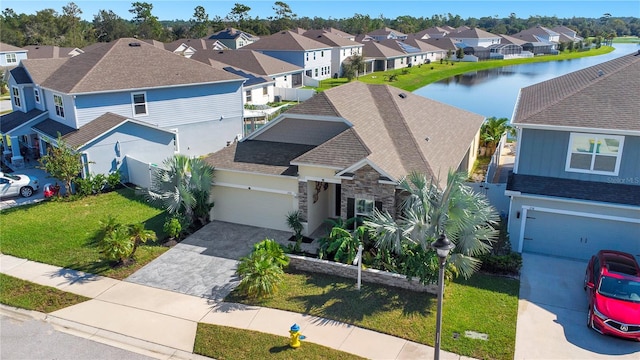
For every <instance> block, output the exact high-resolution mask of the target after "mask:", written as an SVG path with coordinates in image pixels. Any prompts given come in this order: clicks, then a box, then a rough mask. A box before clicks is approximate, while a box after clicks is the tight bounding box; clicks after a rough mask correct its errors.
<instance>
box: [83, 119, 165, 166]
mask: <svg viewBox="0 0 640 360" xmlns="http://www.w3.org/2000/svg"><path fill="white" fill-rule="evenodd" d="M173 139H174V135H173V134H171V133H167V132H165V131H160V130H155V129H153V128H149V127H147V126H142V125H139V124H135V123H130V122H128V123H125V124H123V125H121V126H119V127H118V128H116V129H114V130H113V131H111V132H109V133H107V134H105V135H103V136H101V137H100V138H98V139H96V140H94V141H92V142H91V143H89V144H87V145H85V146H84V147H83V148H82V149H81V150H82V151H83V152H84V153H85V154H86V155H87V160H88V161H90V162H91V163H90V164H89V172H90V173H91V174H94V175H95V174H109V173H111V172H113V171H115V170H124V169H121V166H122V165H123V160H124V157H125V156H127V155H128V156H131V157H134V158H136V159H138V160H141V161H144V162H150V163H157V164H161V163H162V161H164V160H165V159H166V158H168V157H170V156H173V154H174V151H173V149H174V146H173ZM116 142H119V143H120V153H119V154H118V153H117V151H116ZM118 155H119V156H118ZM125 174H126V171H122V173H121V175H125Z"/></svg>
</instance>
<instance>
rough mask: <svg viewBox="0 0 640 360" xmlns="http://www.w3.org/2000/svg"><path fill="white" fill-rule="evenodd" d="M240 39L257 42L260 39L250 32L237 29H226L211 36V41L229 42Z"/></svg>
mask: <svg viewBox="0 0 640 360" xmlns="http://www.w3.org/2000/svg"><path fill="white" fill-rule="evenodd" d="M239 37H245V38H247V39H253V40H257V39H259V38H258V37H257V36H255V35H252V34H249V33H248V32H245V31H242V30H238V29H236V28H232V27H229V28H226V29H224V30H220V31H218V32H215V33H213V34H211V35H210V36H209V39H215V40H227V39H237V38H239Z"/></svg>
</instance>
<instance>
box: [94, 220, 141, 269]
mask: <svg viewBox="0 0 640 360" xmlns="http://www.w3.org/2000/svg"><path fill="white" fill-rule="evenodd" d="M99 247H100V253H101V254H102V255H103V256H104V257H105V259H107V260H110V261H115V262H117V263H120V264H124V263H125V262H126V260H127V259H129V258H130V257H131V254H132V253H133V241H131V238H130V237H129V229H128V228H127V227H126V226H123V225H122V224H117V225H116V226H115V228H114V229H113V230H110V231H108V232H106V233H105V235H104V237H103V238H102V240H101V241H100V243H99Z"/></svg>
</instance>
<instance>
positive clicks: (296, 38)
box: [243, 31, 331, 51]
mask: <svg viewBox="0 0 640 360" xmlns="http://www.w3.org/2000/svg"><path fill="white" fill-rule="evenodd" d="M328 48H331V46H329V45H326V44H323V43H321V42H319V41H316V40H313V39H310V38H308V37H306V36H303V35H300V34H298V33H296V32H293V31H281V32H278V33H275V34H273V35H270V36H265V37H262V38H260V40H258V41H256V42H254V43H251V44H249V45H246V46H244V47H243V49H251V50H284V51H287V50H289V51H292V50H297V51H306V50H316V49H328Z"/></svg>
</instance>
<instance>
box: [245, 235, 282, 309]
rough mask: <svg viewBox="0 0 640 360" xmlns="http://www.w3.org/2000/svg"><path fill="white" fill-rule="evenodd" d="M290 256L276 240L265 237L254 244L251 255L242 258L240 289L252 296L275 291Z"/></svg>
mask: <svg viewBox="0 0 640 360" xmlns="http://www.w3.org/2000/svg"><path fill="white" fill-rule="evenodd" d="M288 264H289V258H288V257H287V256H286V255H285V253H284V251H283V249H282V247H281V246H280V244H278V243H277V242H276V241H274V240H271V239H264V240H263V241H261V242H259V243H257V244H255V245H254V246H253V252H251V254H249V256H246V257H243V258H241V259H240V263H239V264H238V270H237V271H236V272H237V274H238V275H239V276H240V277H241V278H242V280H241V281H240V285H238V291H240V292H241V293H242V294H244V295H246V296H247V297H250V298H263V297H266V296H269V295H271V294H273V293H275V292H276V291H277V290H278V286H279V285H280V283H281V281H282V276H283V275H284V271H283V268H284V267H286V266H287V265H288Z"/></svg>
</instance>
